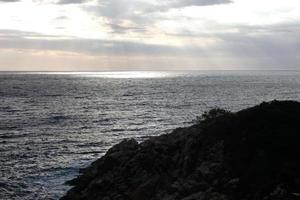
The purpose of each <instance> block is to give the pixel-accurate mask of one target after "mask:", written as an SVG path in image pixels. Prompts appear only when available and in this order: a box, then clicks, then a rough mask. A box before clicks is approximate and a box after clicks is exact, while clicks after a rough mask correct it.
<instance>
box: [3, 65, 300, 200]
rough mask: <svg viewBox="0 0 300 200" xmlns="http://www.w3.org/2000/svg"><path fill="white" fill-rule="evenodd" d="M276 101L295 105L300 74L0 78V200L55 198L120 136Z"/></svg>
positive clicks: (156, 131) (144, 133) (15, 75)
mask: <svg viewBox="0 0 300 200" xmlns="http://www.w3.org/2000/svg"><path fill="white" fill-rule="evenodd" d="M273 99H278V100H282V99H292V100H300V72H299V71H275V72H270V71H269V72H267V71H260V72H258V71H256V72H255V71H251V72H249V71H247V72H241V71H240V72H239V71H230V72H222V71H219V72H177V73H171V72H151V73H149V72H122V73H69V74H68V73H27V74H25V73H1V74H0V155H1V156H0V199H3V200H5V199H43V200H49V199H58V198H59V197H60V196H61V195H63V194H64V193H65V192H66V190H67V189H68V187H67V186H65V185H64V184H63V183H64V182H65V181H66V180H69V179H71V178H73V177H75V176H76V175H77V172H78V169H79V168H80V167H83V166H86V165H88V164H89V163H90V162H91V161H93V160H95V159H96V158H99V157H100V156H101V155H103V154H104V153H105V151H106V150H107V149H108V148H109V147H111V146H112V145H113V144H115V143H117V142H119V141H120V140H122V139H124V138H128V137H134V138H137V139H138V140H139V141H142V140H144V139H145V138H147V137H148V136H151V135H158V134H162V133H164V132H167V131H169V130H171V129H173V128H175V127H179V126H188V125H189V124H191V122H192V120H193V119H195V117H196V116H197V115H200V114H201V113H203V111H205V110H207V109H209V108H212V107H215V106H219V107H222V108H226V109H230V110H234V111H236V110H239V109H242V108H245V107H248V106H252V105H255V104H257V103H260V102H262V101H269V100H273Z"/></svg>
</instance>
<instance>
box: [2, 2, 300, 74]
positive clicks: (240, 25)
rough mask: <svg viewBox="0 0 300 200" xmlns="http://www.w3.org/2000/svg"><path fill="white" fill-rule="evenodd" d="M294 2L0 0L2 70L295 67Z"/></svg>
mask: <svg viewBox="0 0 300 200" xmlns="http://www.w3.org/2000/svg"><path fill="white" fill-rule="evenodd" d="M299 52H300V1H299V0H32V1H31V0H0V70H36V71H40V70H47V71H52V70H54V71H57V70H62V71H66V70H75V71H78V70H80V71H81V70H83V71H91V70H100V71H101V70H187V69H199V70H218V69H262V70H264V69H266V70H269V69H300V66H299V65H300V53H299Z"/></svg>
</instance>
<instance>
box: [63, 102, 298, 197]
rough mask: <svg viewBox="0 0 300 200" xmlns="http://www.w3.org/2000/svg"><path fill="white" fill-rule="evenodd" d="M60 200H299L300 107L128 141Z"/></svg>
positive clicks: (277, 107)
mask: <svg viewBox="0 0 300 200" xmlns="http://www.w3.org/2000/svg"><path fill="white" fill-rule="evenodd" d="M80 173H81V175H80V176H78V177H77V178H76V179H74V180H71V181H69V182H68V184H70V185H72V186H74V187H73V188H72V189H71V190H70V191H68V193H67V194H66V195H65V196H64V197H62V198H61V200H231V199H232V200H279V199H287V200H289V199H291V200H294V199H295V200H297V199H300V103H299V102H294V101H272V102H267V103H266V102H264V103H262V104H260V105H257V106H255V107H252V108H248V109H245V110H241V111H239V112H236V113H231V112H228V111H224V110H221V109H213V110H211V111H209V112H206V113H205V114H204V115H203V116H202V117H200V118H199V119H198V121H197V122H196V123H195V125H193V126H191V127H187V128H178V129H175V130H174V131H173V132H172V133H170V134H166V135H161V136H158V137H153V138H150V139H148V140H146V141H145V142H142V143H140V144H138V143H137V142H136V141H135V140H134V139H129V140H124V141H123V142H121V143H119V144H117V145H115V146H113V147H112V148H111V149H109V150H108V152H107V153H106V155H105V156H103V157H102V158H100V159H98V160H96V161H95V162H93V163H92V164H91V165H90V166H89V167H87V168H85V169H82V170H81V171H80Z"/></svg>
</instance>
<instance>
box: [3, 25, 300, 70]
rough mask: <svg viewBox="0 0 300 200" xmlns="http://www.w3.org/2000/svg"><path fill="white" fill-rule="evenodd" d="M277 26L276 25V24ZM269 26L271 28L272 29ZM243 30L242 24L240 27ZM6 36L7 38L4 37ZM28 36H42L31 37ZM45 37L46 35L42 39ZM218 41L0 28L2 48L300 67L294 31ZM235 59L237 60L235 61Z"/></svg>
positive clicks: (224, 37)
mask: <svg viewBox="0 0 300 200" xmlns="http://www.w3.org/2000/svg"><path fill="white" fill-rule="evenodd" d="M273 28H274V29H276V26H275V27H273ZM273 28H272V27H269V29H273ZM241 29H242V27H241ZM1 34H2V35H6V37H2V36H1ZM29 36H36V37H37V36H39V38H38V39H31V38H30V37H29ZM43 37H44V38H43ZM210 37H214V38H216V39H218V40H219V42H218V43H216V44H214V45H210V46H206V47H200V46H195V45H194V44H193V42H191V43H190V44H187V45H186V46H183V47H178V46H177V47H176V46H171V45H154V44H145V43H139V42H129V41H113V40H92V39H78V38H69V39H61V38H54V39H55V40H49V39H46V38H49V37H48V36H44V35H39V34H37V33H36V34H35V33H30V32H18V31H17V32H14V31H13V30H2V31H0V49H23V50H26V49H27V50H36V51H40V50H41V51H44V50H54V51H65V52H76V53H82V54H86V55H92V56H101V55H105V56H106V55H107V56H129V57H134V56H150V57H152V58H153V56H154V57H160V56H167V57H173V58H186V59H187V58H188V59H189V60H193V59H196V60H197V59H210V60H211V61H212V62H219V63H221V64H223V65H229V64H232V63H239V64H240V65H241V66H248V67H253V66H264V67H266V68H268V67H269V68H276V67H285V66H288V67H298V66H299V64H300V56H299V55H298V52H299V51H300V41H299V40H298V34H295V33H287V32H281V33H275V34H274V33H273V34H269V35H245V34H239V33H226V34H216V35H214V36H210ZM232 60H234V61H235V62H233V61H232Z"/></svg>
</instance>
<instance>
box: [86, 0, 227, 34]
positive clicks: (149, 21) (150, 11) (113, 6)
mask: <svg viewBox="0 0 300 200" xmlns="http://www.w3.org/2000/svg"><path fill="white" fill-rule="evenodd" d="M228 3H231V0H164V1H141V0H130V1H127V0H102V1H99V5H97V6H90V7H88V8H87V10H88V11H92V12H94V13H96V14H97V15H98V16H100V17H104V18H106V19H107V21H108V23H107V24H106V25H107V26H108V27H109V28H110V29H112V32H114V33H120V34H121V33H127V32H135V31H137V32H141V31H143V32H147V28H148V27H150V26H152V25H153V23H155V22H156V21H157V20H160V19H161V18H162V15H161V14H162V13H164V12H167V11H168V10H170V9H173V8H177V9H178V8H184V7H189V6H210V5H219V4H228ZM125 20H126V21H129V22H131V24H132V25H129V26H128V25H127V26H126V25H124V24H123V23H122V22H124V21H125Z"/></svg>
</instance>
